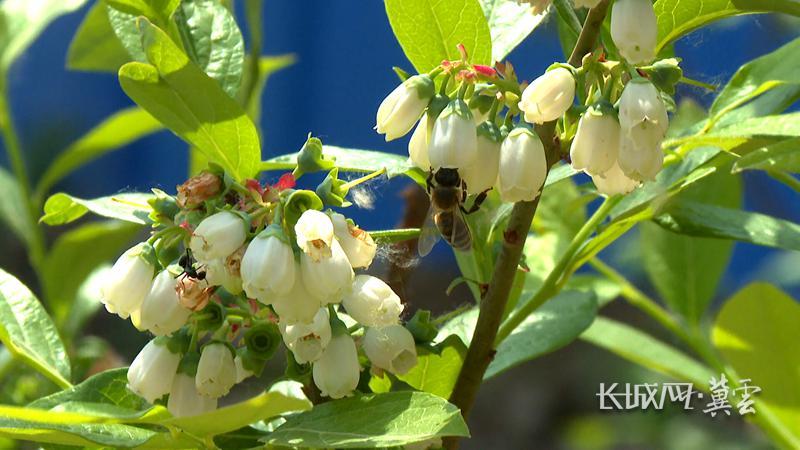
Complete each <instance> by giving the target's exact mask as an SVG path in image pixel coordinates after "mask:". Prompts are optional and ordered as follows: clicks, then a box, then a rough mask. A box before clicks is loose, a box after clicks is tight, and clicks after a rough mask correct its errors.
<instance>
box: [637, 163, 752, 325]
mask: <svg viewBox="0 0 800 450" xmlns="http://www.w3.org/2000/svg"><path fill="white" fill-rule="evenodd" d="M688 201H699V202H704V203H713V204H716V205H719V206H722V207H725V208H738V207H739V206H740V205H741V203H742V187H741V182H740V180H739V178H738V177H737V176H732V175H730V174H728V173H718V174H715V175H713V176H710V177H707V178H706V179H704V180H702V181H700V182H698V183H696V184H694V185H693V186H691V187H690V188H688V189H687V190H686V191H684V192H682V193H681V194H680V195H678V196H676V197H674V198H673V199H672V200H671V201H670V202H669V203H668V204H667V206H666V209H667V211H669V209H670V208H671V205H676V204H681V203H684V202H688ZM697 219H698V220H702V219H701V218H700V217H698V218H697ZM641 232H642V233H641V248H642V256H643V259H644V268H645V270H646V271H647V274H648V276H649V278H650V281H651V282H652V283H653V285H654V286H655V287H656V290H658V293H659V294H660V295H661V298H662V299H663V300H664V302H666V303H667V305H669V306H670V308H671V309H672V310H673V311H676V312H678V313H680V314H681V315H682V316H684V317H686V318H687V320H688V321H689V322H690V323H696V322H697V321H699V320H700V318H701V317H702V316H703V313H704V312H705V310H706V308H707V307H708V305H709V303H710V302H711V300H712V299H713V298H714V293H715V292H716V291H717V285H718V284H719V282H720V280H721V279H722V276H723V275H724V273H725V269H726V268H727V267H728V262H729V261H730V258H731V254H732V252H733V242H731V241H729V240H720V239H707V238H698V237H690V236H684V235H680V234H676V233H673V232H672V231H667V230H665V229H664V228H662V227H659V226H658V225H656V224H654V223H644V224H642V228H641Z"/></svg>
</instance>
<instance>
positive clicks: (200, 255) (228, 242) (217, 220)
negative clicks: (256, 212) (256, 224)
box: [189, 211, 247, 262]
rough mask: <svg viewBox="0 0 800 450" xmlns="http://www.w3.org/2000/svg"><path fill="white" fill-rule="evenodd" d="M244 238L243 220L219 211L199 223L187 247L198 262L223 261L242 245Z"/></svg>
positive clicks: (244, 227)
mask: <svg viewBox="0 0 800 450" xmlns="http://www.w3.org/2000/svg"><path fill="white" fill-rule="evenodd" d="M246 237H247V224H245V223H244V220H243V219H242V218H241V217H239V216H238V215H236V214H235V213H232V212H230V211H220V212H218V213H216V214H213V215H211V216H209V217H206V218H205V219H203V221H202V222H200V225H198V226H197V228H196V229H195V230H194V233H192V239H191V241H190V242H189V246H190V247H191V249H192V253H193V254H194V256H195V258H197V260H198V261H202V262H205V261H212V260H215V259H225V258H227V257H228V256H230V255H231V254H232V253H233V252H235V251H236V250H237V249H238V248H239V247H241V246H242V244H244V240H245V238H246Z"/></svg>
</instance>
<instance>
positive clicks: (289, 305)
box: [271, 263, 322, 324]
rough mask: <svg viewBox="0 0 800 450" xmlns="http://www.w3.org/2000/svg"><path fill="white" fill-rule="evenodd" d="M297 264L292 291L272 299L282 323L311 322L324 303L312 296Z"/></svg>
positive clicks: (273, 306)
mask: <svg viewBox="0 0 800 450" xmlns="http://www.w3.org/2000/svg"><path fill="white" fill-rule="evenodd" d="M294 264H295V269H294V270H295V280H294V284H293V285H292V289H291V290H290V291H289V292H288V293H286V294H285V295H280V296H277V297H275V298H274V299H271V300H272V302H271V304H272V308H273V309H274V310H275V312H276V313H277V314H278V316H279V317H280V321H281V323H286V324H289V323H298V322H311V321H312V320H314V315H315V314H316V313H317V311H318V310H319V308H320V306H322V303H321V302H320V300H319V298H317V297H316V296H314V295H311V294H310V293H309V292H308V290H307V288H308V283H307V282H305V280H304V278H303V275H302V271H301V270H300V267H298V266H297V263H294Z"/></svg>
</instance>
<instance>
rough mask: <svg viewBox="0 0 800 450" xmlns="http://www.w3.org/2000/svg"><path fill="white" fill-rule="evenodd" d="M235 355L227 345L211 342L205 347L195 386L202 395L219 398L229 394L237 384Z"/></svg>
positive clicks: (195, 378) (201, 355) (198, 365)
mask: <svg viewBox="0 0 800 450" xmlns="http://www.w3.org/2000/svg"><path fill="white" fill-rule="evenodd" d="M233 357H234V354H233V352H232V351H231V349H230V347H228V345H227V344H224V343H222V342H211V343H209V344H207V345H206V346H205V347H203V351H202V353H200V362H199V363H198V364H197V375H195V377H194V380H195V386H196V388H197V392H198V393H199V394H200V395H204V396H206V397H211V398H219V397H222V396H223V395H225V394H227V393H228V392H229V391H230V390H231V387H233V385H234V384H236V364H235V363H234V362H233Z"/></svg>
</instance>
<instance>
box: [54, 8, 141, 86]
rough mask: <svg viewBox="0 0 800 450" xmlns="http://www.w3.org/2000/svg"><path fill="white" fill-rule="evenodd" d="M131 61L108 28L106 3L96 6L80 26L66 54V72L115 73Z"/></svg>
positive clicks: (125, 50)
mask: <svg viewBox="0 0 800 450" xmlns="http://www.w3.org/2000/svg"><path fill="white" fill-rule="evenodd" d="M130 60H131V56H130V54H129V53H128V50H127V49H126V48H125V47H124V46H123V45H122V43H121V42H120V40H119V39H118V38H117V34H116V33H115V31H114V29H113V28H111V22H110V21H109V17H108V12H107V8H106V5H105V3H104V2H103V1H102V0H100V1H98V2H96V3H95V4H94V5H93V6H92V8H91V9H90V10H89V13H88V14H86V18H84V19H83V22H81V25H80V27H78V31H77V32H76V33H75V37H73V38H72V43H71V44H70V45H69V51H68V52H67V68H68V69H71V70H86V71H91V72H116V71H117V70H119V68H120V66H122V65H123V64H125V63H126V62H128V61H130Z"/></svg>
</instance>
